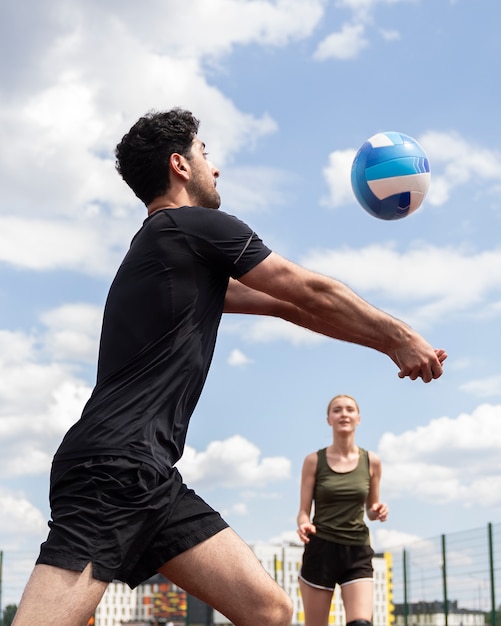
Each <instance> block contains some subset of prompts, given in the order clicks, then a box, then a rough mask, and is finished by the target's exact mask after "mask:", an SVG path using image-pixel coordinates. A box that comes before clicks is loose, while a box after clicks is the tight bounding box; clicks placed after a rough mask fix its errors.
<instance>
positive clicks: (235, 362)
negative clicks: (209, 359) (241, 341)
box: [228, 348, 252, 367]
mask: <svg viewBox="0 0 501 626" xmlns="http://www.w3.org/2000/svg"><path fill="white" fill-rule="evenodd" d="M249 363H252V359H249V357H248V356H246V355H245V354H244V353H243V352H242V351H241V350H238V349H237V348H235V350H232V351H231V352H230V355H229V356H228V364H229V365H232V366H234V367H241V366H242V365H248V364H249Z"/></svg>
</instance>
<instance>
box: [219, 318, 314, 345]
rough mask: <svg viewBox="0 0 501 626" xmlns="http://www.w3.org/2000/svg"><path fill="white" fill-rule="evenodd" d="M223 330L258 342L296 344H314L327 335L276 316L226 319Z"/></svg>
mask: <svg viewBox="0 0 501 626" xmlns="http://www.w3.org/2000/svg"><path fill="white" fill-rule="evenodd" d="M223 332H226V333H228V334H236V335H238V336H239V337H240V338H241V339H245V340H246V341H250V342H256V343H270V342H273V341H285V342H287V343H290V344H292V345H295V346H304V345H314V344H318V343H321V342H322V341H325V340H326V339H325V337H323V336H322V335H318V334H317V333H314V332H312V331H310V330H307V329H305V328H301V327H300V326H296V325H295V324H292V323H290V322H286V321H284V320H281V319H278V318H275V317H258V318H257V319H252V321H251V320H245V321H243V320H242V321H240V322H233V321H225V324H224V326H223Z"/></svg>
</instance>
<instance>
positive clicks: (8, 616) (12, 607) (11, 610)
mask: <svg viewBox="0 0 501 626" xmlns="http://www.w3.org/2000/svg"><path fill="white" fill-rule="evenodd" d="M16 611H17V605H16V604H8V605H7V606H6V607H5V609H4V610H3V620H2V626H10V625H11V624H12V622H13V621H14V615H15V614H16Z"/></svg>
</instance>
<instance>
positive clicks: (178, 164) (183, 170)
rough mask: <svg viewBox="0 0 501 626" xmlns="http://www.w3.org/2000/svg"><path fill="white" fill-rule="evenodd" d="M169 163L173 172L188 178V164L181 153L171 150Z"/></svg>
mask: <svg viewBox="0 0 501 626" xmlns="http://www.w3.org/2000/svg"><path fill="white" fill-rule="evenodd" d="M169 165H170V168H171V170H172V171H173V172H174V174H177V175H178V176H181V178H184V179H186V180H187V179H188V172H189V164H188V159H187V158H186V157H184V156H183V155H182V154H178V153H177V152H173V153H172V154H171V155H170V159H169Z"/></svg>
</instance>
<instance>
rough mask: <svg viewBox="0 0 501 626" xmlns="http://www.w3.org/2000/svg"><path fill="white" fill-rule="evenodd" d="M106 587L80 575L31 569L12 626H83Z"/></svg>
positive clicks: (49, 568)
mask: <svg viewBox="0 0 501 626" xmlns="http://www.w3.org/2000/svg"><path fill="white" fill-rule="evenodd" d="M107 586H108V583H105V582H103V581H101V580H96V579H95V578H93V577H92V567H91V565H90V564H89V565H88V566H87V567H86V568H85V569H84V570H83V572H72V571H70V570H65V569H61V568H59V567H53V566H52V565H35V568H34V570H33V572H32V574H31V577H30V579H29V581H28V584H27V585H26V588H25V590H24V593H23V596H22V598H21V602H20V604H19V607H18V609H17V612H16V616H15V618H14V621H13V622H12V624H13V626H33V625H34V624H36V625H37V626H53V625H54V624H57V625H58V626H86V625H87V623H88V621H89V618H90V617H91V616H92V615H93V614H94V611H95V609H96V607H97V605H98V604H99V601H100V600H101V598H102V596H103V594H104V592H105V591H106V587H107Z"/></svg>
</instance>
